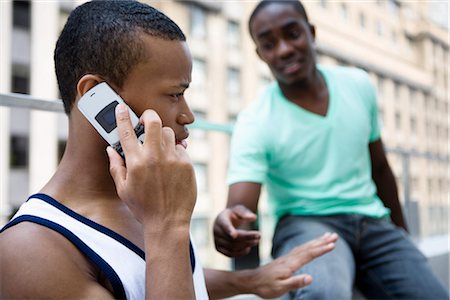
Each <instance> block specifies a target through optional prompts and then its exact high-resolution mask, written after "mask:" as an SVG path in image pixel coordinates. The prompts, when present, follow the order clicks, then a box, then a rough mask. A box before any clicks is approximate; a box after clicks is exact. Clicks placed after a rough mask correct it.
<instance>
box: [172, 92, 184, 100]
mask: <svg viewBox="0 0 450 300" xmlns="http://www.w3.org/2000/svg"><path fill="white" fill-rule="evenodd" d="M183 95H184V93H176V94H172V95H171V96H172V98H173V99H174V100H178V99H179V98H180V97H183Z"/></svg>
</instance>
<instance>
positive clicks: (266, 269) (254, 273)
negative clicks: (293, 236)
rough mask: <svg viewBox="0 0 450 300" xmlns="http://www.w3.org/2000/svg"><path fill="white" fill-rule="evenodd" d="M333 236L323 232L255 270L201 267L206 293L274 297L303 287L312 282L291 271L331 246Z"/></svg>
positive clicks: (333, 241) (334, 239) (334, 238)
mask: <svg viewBox="0 0 450 300" xmlns="http://www.w3.org/2000/svg"><path fill="white" fill-rule="evenodd" d="M337 238H338V236H337V234H330V233H328V234H325V235H323V236H321V237H320V238H317V239H315V240H312V241H310V242H308V243H306V244H304V245H302V246H298V247H296V248H294V249H293V250H292V251H291V252H290V253H289V254H287V255H284V256H282V257H279V258H277V259H275V260H274V261H272V262H270V263H268V264H267V265H264V266H262V267H259V268H256V269H250V270H242V271H237V272H228V271H218V270H211V269H205V270H204V272H205V279H206V287H207V289H208V294H209V296H210V298H211V299H220V298H226V297H231V296H234V295H238V294H255V295H258V296H259V297H262V298H276V297H279V296H281V295H283V294H285V293H286V292H288V291H290V290H292V289H296V288H301V287H304V286H306V285H308V284H310V283H311V282H312V278H311V276H310V275H307V274H302V275H294V273H295V272H296V271H297V270H298V269H300V268H301V267H303V266H304V265H305V264H306V263H308V262H310V261H311V260H313V259H314V258H316V257H318V256H321V255H323V254H325V253H327V252H329V251H331V250H332V249H334V246H335V242H336V240H337Z"/></svg>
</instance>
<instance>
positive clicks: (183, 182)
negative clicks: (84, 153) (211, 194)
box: [107, 104, 197, 231]
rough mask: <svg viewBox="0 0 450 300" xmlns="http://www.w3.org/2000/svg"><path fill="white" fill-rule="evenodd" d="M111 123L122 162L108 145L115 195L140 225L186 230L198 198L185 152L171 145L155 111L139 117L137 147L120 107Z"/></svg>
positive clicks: (170, 134) (124, 110) (126, 115)
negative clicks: (141, 133) (140, 134)
mask: <svg viewBox="0 0 450 300" xmlns="http://www.w3.org/2000/svg"><path fill="white" fill-rule="evenodd" d="M116 120H117V127H118V132H119V138H120V143H121V145H122V148H123V151H124V153H125V157H126V164H125V162H124V160H123V159H122V158H121V157H120V155H119V154H118V153H117V152H116V151H115V150H114V149H112V147H108V148H107V152H108V156H109V159H110V172H111V175H112V177H113V179H114V182H115V184H116V189H117V194H118V196H119V197H120V198H121V199H122V201H124V202H125V203H126V204H127V205H128V207H129V208H130V210H131V211H132V212H133V214H134V216H135V217H136V219H137V220H138V221H139V222H141V223H142V224H143V225H144V227H146V225H150V226H151V227H152V228H153V229H152V230H157V228H159V230H162V231H165V230H167V229H168V228H164V227H165V226H170V227H171V229H176V228H177V226H180V227H179V228H180V229H182V228H183V229H186V228H187V230H188V229H189V228H188V227H189V224H190V219H191V216H192V211H193V208H194V205H195V201H196V197H197V188H196V182H195V174H194V169H193V166H192V162H191V160H190V158H189V156H188V154H187V152H186V150H185V149H184V147H183V146H181V145H176V143H175V134H174V132H173V130H172V129H171V128H169V127H162V122H161V119H160V118H159V116H158V114H157V113H156V112H155V111H153V110H146V111H145V112H144V113H143V114H142V116H141V118H140V122H141V123H142V124H144V127H145V133H144V134H145V138H144V143H143V144H142V143H141V142H140V141H139V140H138V139H137V137H136V134H135V132H134V130H133V126H132V124H131V121H130V115H129V112H128V109H127V106H126V105H125V104H119V105H117V107H116ZM148 222H150V223H151V224H147V223H148ZM186 225H187V227H186ZM155 226H156V227H155ZM161 227H163V228H161Z"/></svg>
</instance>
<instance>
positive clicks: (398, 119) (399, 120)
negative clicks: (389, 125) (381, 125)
mask: <svg viewBox="0 0 450 300" xmlns="http://www.w3.org/2000/svg"><path fill="white" fill-rule="evenodd" d="M395 128H396V129H401V128H402V117H401V115H400V113H399V112H396V113H395Z"/></svg>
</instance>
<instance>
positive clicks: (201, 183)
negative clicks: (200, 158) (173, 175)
mask: <svg viewBox="0 0 450 300" xmlns="http://www.w3.org/2000/svg"><path fill="white" fill-rule="evenodd" d="M207 170H208V168H207V167H206V164H203V163H194V171H195V178H196V180H197V191H198V193H199V194H200V193H206V192H207V191H208V172H207Z"/></svg>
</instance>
